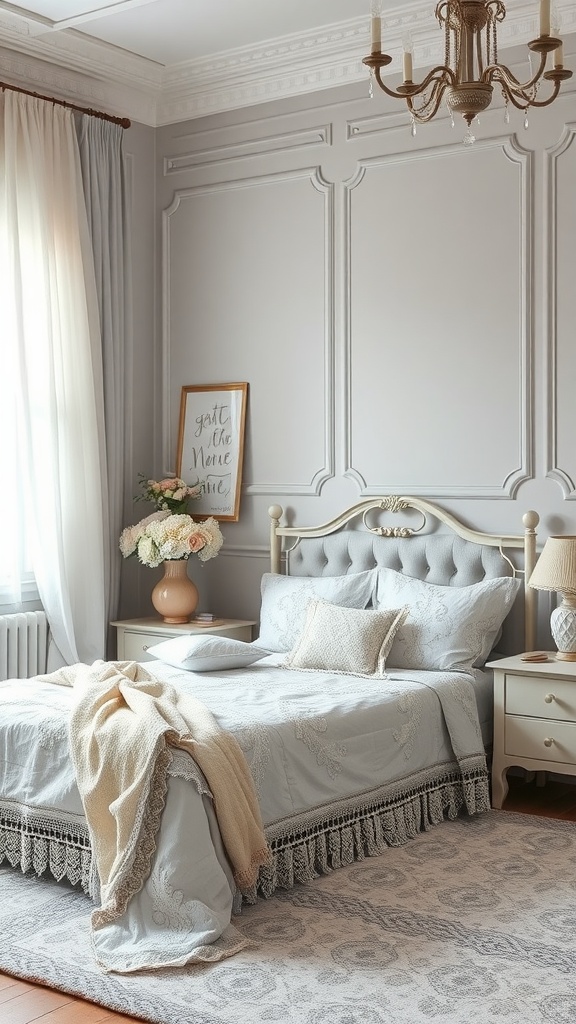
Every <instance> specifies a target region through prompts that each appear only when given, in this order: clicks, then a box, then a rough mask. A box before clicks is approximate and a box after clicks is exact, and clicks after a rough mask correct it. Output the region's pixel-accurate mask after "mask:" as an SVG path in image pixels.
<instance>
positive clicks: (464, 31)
mask: <svg viewBox="0 0 576 1024" xmlns="http://www.w3.org/2000/svg"><path fill="white" fill-rule="evenodd" d="M381 4H382V0H372V52H371V53H370V55H369V56H368V57H364V60H363V63H364V64H366V65H367V67H368V68H369V69H370V73H371V76H373V78H375V79H376V81H377V82H378V85H379V86H380V88H381V89H382V90H383V91H384V92H385V93H386V94H387V95H388V96H392V97H393V98H394V99H403V100H405V101H406V104H407V106H408V110H409V111H410V117H411V121H412V134H413V135H415V134H416V123H417V122H420V123H424V122H426V121H430V120H431V119H432V118H433V117H434V116H435V114H436V113H437V112H438V108H439V106H440V104H441V102H442V100H443V99H444V100H445V102H446V105H447V107H448V109H449V111H450V114H451V116H452V118H453V115H454V114H455V113H456V114H462V117H463V118H464V120H465V121H466V122H467V124H468V129H467V131H466V134H465V136H464V142H465V143H468V144H470V143H472V142H474V141H475V138H474V135H473V134H472V130H471V125H472V122H473V121H474V120H475V119H476V118H477V117H478V115H479V114H480V113H481V112H482V111H483V110H486V109H487V108H488V107H489V106H490V103H491V102H492V93H493V91H494V88H495V87H496V88H499V89H500V90H501V92H502V96H503V98H504V103H505V106H506V114H505V117H506V120H508V105H509V104H510V103H511V104H512V105H513V106H514V107H517V108H518V109H519V110H523V111H524V112H525V117H526V120H525V122H524V123H525V126H526V127H527V126H528V122H527V116H528V109H529V108H530V107H547V106H548V104H549V103H552V102H553V100H555V99H556V97H557V95H558V92H559V90H560V85H561V83H562V82H564V81H565V80H566V79H568V78H571V77H572V72H571V71H569V70H568V69H567V68H565V67H564V54H563V48H562V40H561V39H558V38H556V37H555V36H551V35H550V0H540V35H539V36H538V38H537V39H533V40H532V41H531V42H530V43H528V48H529V50H530V51H531V52H532V53H534V54H536V55H537V56H538V67H537V69H536V71H535V72H534V71H533V68H532V63H531V61H530V74H531V76H532V77H531V78H530V79H529V80H528V81H527V82H519V81H518V79H517V78H516V77H515V75H513V74H512V72H511V71H510V69H509V68H507V67H506V65H505V64H500V63H499V61H498V36H497V25H498V23H499V22H502V21H503V20H504V18H505V17H506V8H505V6H504V4H503V3H502V0H440V3H439V4H438V5H437V7H436V18H437V19H438V21H439V23H440V27H441V28H443V29H444V64H441V65H439V66H437V67H435V68H432V70H431V71H430V72H429V73H428V74H427V75H426V77H425V78H424V79H423V81H422V82H413V81H412V53H411V50H410V49H409V48H407V47H406V48H405V49H404V58H403V72H404V73H403V82H402V84H401V85H399V86H398V87H397V89H390V88H388V86H387V85H385V84H384V82H383V81H382V74H381V72H382V68H385V67H386V66H387V65H388V64H390V63H391V61H392V57H389V56H388V54H386V53H382V42H381V25H382V18H381ZM548 54H553V55H554V56H553V60H552V64H551V66H550V67H549V68H548V70H546V63H547V60H548ZM371 81H372V77H371ZM543 81H545V82H549V83H550V84H551V92H550V94H549V95H548V96H547V97H546V98H544V99H542V98H540V86H541V84H542V82H543ZM371 90H372V86H371ZM371 94H372V91H371Z"/></svg>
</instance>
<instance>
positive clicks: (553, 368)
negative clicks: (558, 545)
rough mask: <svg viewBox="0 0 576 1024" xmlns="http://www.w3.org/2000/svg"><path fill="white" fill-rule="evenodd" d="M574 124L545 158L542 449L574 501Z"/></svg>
mask: <svg viewBox="0 0 576 1024" xmlns="http://www.w3.org/2000/svg"><path fill="white" fill-rule="evenodd" d="M575 137H576V124H567V125H566V127H565V130H564V132H563V134H562V138H561V139H560V141H559V142H558V143H557V145H556V146H554V147H553V148H551V149H550V150H549V151H548V152H547V153H546V169H547V182H548V190H547V195H548V206H547V215H548V221H547V241H548V245H547V254H548V262H547V267H546V277H547V285H548V287H547V293H548V296H549V304H548V311H547V313H548V315H547V336H546V351H547V377H546V382H545V383H546V402H547V417H546V423H547V443H546V458H547V464H546V475H547V476H548V477H549V478H550V479H552V480H555V481H556V482H557V483H558V485H559V487H560V489H561V491H562V493H563V495H564V497H565V498H566V499H568V500H571V501H574V500H575V499H576V483H575V481H576V450H575V446H574V438H575V437H576V402H575V401H574V382H575V381H576V345H575V344H574V323H575V322H576V296H575V294H574V267H575V265H576V203H575V191H576V145H575V144H574V139H575Z"/></svg>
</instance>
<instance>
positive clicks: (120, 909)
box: [92, 747, 172, 928]
mask: <svg viewBox="0 0 576 1024" xmlns="http://www.w3.org/2000/svg"><path fill="white" fill-rule="evenodd" d="M171 760H172V751H171V750H170V748H169V747H165V748H164V749H162V750H160V752H159V754H158V757H157V758H156V763H155V765H154V770H153V772H152V776H151V779H150V789H149V792H148V799H147V800H146V801H145V804H144V810H143V814H142V820H141V823H140V828H139V829H138V834H137V839H136V843H135V846H134V849H133V855H132V856H131V857H130V858H129V860H128V861H127V863H126V864H125V865H124V869H123V871H122V876H121V877H120V879H119V883H118V886H117V889H116V891H115V893H114V899H113V900H111V901H110V903H108V904H107V905H106V906H105V907H103V908H100V909H98V910H94V911H93V913H92V927H93V928H102V927H103V925H106V924H111V923H112V921H115V920H116V919H117V918H118V917H121V915H122V914H123V913H124V911H125V910H126V907H127V906H128V904H129V902H130V900H131V899H132V897H133V896H135V895H136V893H137V892H140V889H141V888H142V886H143V885H144V882H145V881H146V879H147V878H148V875H149V874H150V867H151V864H152V857H153V856H154V853H155V851H156V838H157V836H158V833H159V831H160V821H161V818H162V811H163V810H164V804H165V803H166V793H167V792H168V774H167V770H168V766H169V764H170V762H171Z"/></svg>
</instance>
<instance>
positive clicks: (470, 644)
mask: <svg viewBox="0 0 576 1024" xmlns="http://www.w3.org/2000/svg"><path fill="white" fill-rule="evenodd" d="M377 572H378V582H377V585H376V596H375V600H374V604H375V606H376V607H377V608H397V607H398V605H399V604H402V605H408V607H409V609H410V615H409V616H408V618H407V620H406V622H404V623H403V624H402V626H401V627H400V629H399V630H398V632H397V633H396V636H395V638H394V643H393V644H392V648H391V650H390V654H389V656H388V668H389V669H391V668H413V669H424V670H428V669H431V670H433V671H438V672H442V671H444V672H469V671H470V669H471V668H472V667H480V666H482V665H484V664H485V662H486V660H487V659H488V656H489V654H490V651H491V650H492V647H493V645H494V643H495V642H496V640H497V638H498V635H499V633H500V630H501V628H502V623H503V622H504V619H505V618H506V616H507V614H508V612H509V611H510V609H511V607H512V605H513V603H514V599H515V597H516V594H517V593H518V589H519V587H520V580H519V579H516V578H514V577H512V576H505V577H502V578H498V579H489V580H482V581H481V582H480V583H472V584H471V585H470V586H467V587H443V586H438V585H437V584H435V583H426V582H425V581H424V580H419V579H414V578H413V577H412V576H405V575H404V574H403V573H401V572H396V570H395V569H387V568H383V567H382V568H379V569H378V570H377Z"/></svg>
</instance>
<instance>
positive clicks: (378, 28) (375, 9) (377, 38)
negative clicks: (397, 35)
mask: <svg viewBox="0 0 576 1024" xmlns="http://www.w3.org/2000/svg"><path fill="white" fill-rule="evenodd" d="M370 14H371V24H372V47H371V48H372V53H381V52H382V0H371V3H370Z"/></svg>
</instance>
